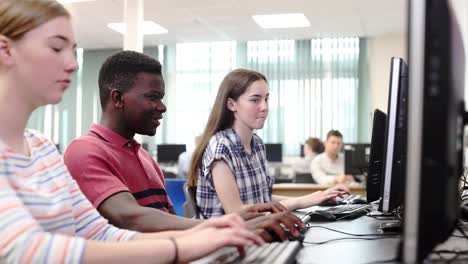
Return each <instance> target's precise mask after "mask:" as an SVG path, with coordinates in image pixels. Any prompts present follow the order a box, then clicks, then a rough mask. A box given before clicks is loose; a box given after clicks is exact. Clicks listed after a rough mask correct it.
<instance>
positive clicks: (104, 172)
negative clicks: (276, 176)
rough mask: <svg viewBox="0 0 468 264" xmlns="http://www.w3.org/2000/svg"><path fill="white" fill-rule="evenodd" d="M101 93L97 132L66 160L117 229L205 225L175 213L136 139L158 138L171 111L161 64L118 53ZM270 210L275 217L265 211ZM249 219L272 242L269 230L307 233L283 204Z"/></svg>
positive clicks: (249, 213) (105, 70)
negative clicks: (165, 113)
mask: <svg viewBox="0 0 468 264" xmlns="http://www.w3.org/2000/svg"><path fill="white" fill-rule="evenodd" d="M99 92H100V100H101V107H102V117H101V121H100V124H93V125H92V126H91V129H90V132H88V133H86V134H85V135H83V136H81V137H79V138H78V139H75V140H74V141H73V142H72V143H70V145H69V146H68V148H67V150H66V152H65V155H64V159H65V163H66V165H67V167H68V169H69V171H70V173H71V175H72V176H73V177H74V178H75V179H76V181H77V182H78V184H79V186H80V188H81V190H82V191H83V193H84V194H85V195H86V196H87V198H88V199H89V200H90V201H91V203H92V204H93V205H94V207H96V208H97V209H98V211H99V212H100V213H101V215H103V216H104V217H105V218H107V219H108V220H109V221H110V223H112V224H114V225H115V226H117V227H122V228H123V227H125V228H127V229H130V230H136V231H140V232H150V231H163V230H180V229H187V228H190V227H193V226H195V225H197V224H199V223H201V222H202V220H195V219H187V218H183V217H178V216H175V215H173V214H174V209H173V207H172V203H171V201H170V199H169V197H168V196H167V194H166V190H165V182H164V177H163V174H162V172H161V169H160V168H159V166H158V165H157V164H156V162H155V161H154V160H153V158H152V157H151V155H150V154H149V153H148V152H147V151H145V150H144V149H143V148H141V145H140V144H139V143H138V142H136V141H135V140H134V139H133V137H134V135H135V134H136V133H138V134H142V135H148V136H154V135H155V133H156V128H157V127H158V126H159V124H160V120H161V119H162V115H163V113H164V112H166V106H165V105H164V103H163V102H162V99H163V97H164V94H165V84H164V80H163V78H162V74H161V64H160V63H159V62H158V61H157V60H155V59H153V58H151V57H149V56H147V55H144V54H142V53H138V52H133V51H122V52H118V53H116V54H114V55H112V56H111V57H109V58H108V59H107V60H106V61H105V62H104V63H103V65H102V67H101V69H100V72H99ZM264 211H270V212H273V213H274V214H271V215H264V214H263V213H260V212H264ZM277 212H280V213H277ZM241 215H243V216H244V218H245V219H246V220H247V219H250V218H252V217H256V218H255V219H252V220H250V221H248V225H250V227H251V228H252V229H256V230H258V231H259V233H260V234H261V235H262V237H263V238H264V239H265V240H272V236H274V235H272V234H271V232H267V230H273V231H274V232H275V234H276V235H277V236H278V237H279V238H280V239H282V240H284V239H286V238H287V236H286V233H285V231H284V229H283V228H282V226H281V224H282V225H284V226H285V227H287V228H288V229H290V230H293V229H294V230H293V232H292V235H293V236H297V235H299V233H298V232H297V230H295V228H294V226H295V225H297V226H299V227H300V228H303V224H302V222H301V221H300V220H299V219H298V218H297V217H295V216H294V215H292V214H291V213H289V212H287V211H286V209H285V208H284V207H280V205H276V204H270V205H264V206H263V207H259V206H257V207H249V208H248V209H247V210H244V211H243V212H241ZM257 216H258V217H257Z"/></svg>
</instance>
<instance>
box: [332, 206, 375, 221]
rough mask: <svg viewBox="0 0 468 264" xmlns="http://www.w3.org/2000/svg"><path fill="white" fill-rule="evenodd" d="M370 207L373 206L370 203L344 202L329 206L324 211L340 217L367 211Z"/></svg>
mask: <svg viewBox="0 0 468 264" xmlns="http://www.w3.org/2000/svg"><path fill="white" fill-rule="evenodd" d="M369 208H371V205H370V204H343V205H337V206H333V207H330V208H327V209H325V210H324V211H326V212H329V213H331V214H332V215H334V216H336V218H340V217H343V216H346V215H349V214H355V213H367V210H368V209H369Z"/></svg>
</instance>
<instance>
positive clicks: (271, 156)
mask: <svg viewBox="0 0 468 264" xmlns="http://www.w3.org/2000/svg"><path fill="white" fill-rule="evenodd" d="M265 148H266V158H267V160H268V161H269V162H282V161H283V144H281V143H275V144H271V143H270V144H268V143H267V144H265Z"/></svg>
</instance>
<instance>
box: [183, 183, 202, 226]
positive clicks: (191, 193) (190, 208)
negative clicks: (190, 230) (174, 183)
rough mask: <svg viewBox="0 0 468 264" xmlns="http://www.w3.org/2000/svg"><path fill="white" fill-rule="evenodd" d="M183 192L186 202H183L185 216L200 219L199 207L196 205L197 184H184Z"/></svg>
mask: <svg viewBox="0 0 468 264" xmlns="http://www.w3.org/2000/svg"><path fill="white" fill-rule="evenodd" d="M184 194H185V199H186V202H185V204H184V214H185V217H189V218H195V219H201V217H200V209H199V208H198V205H197V200H196V197H197V186H187V185H184Z"/></svg>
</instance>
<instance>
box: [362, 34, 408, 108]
mask: <svg viewBox="0 0 468 264" xmlns="http://www.w3.org/2000/svg"><path fill="white" fill-rule="evenodd" d="M367 47H368V51H367V52H368V54H367V55H368V60H369V62H368V63H369V64H368V65H369V93H370V95H369V101H370V102H369V104H370V111H371V112H373V111H374V109H375V108H379V109H380V110H382V111H384V112H387V100H388V84H389V78H390V58H391V57H401V58H403V59H404V60H405V61H407V47H406V33H405V34H391V35H383V36H377V37H371V38H369V39H368V45H367Z"/></svg>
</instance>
